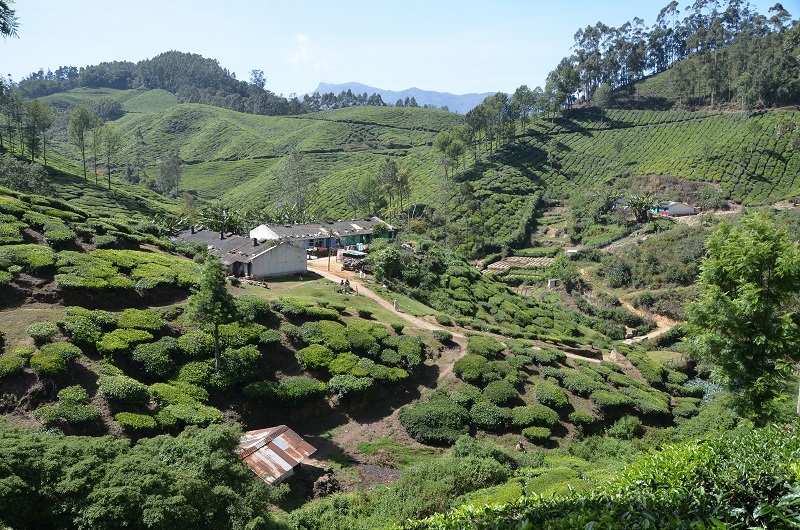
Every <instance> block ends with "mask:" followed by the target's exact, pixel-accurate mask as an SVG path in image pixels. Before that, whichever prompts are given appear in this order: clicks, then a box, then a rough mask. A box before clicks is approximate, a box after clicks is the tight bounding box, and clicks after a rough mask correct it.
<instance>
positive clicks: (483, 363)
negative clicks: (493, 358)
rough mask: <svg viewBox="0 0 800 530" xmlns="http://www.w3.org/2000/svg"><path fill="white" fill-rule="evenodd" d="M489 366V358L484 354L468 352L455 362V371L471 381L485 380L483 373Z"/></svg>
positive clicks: (462, 377) (465, 379)
mask: <svg viewBox="0 0 800 530" xmlns="http://www.w3.org/2000/svg"><path fill="white" fill-rule="evenodd" d="M488 366H489V360H488V359H487V358H486V357H483V356H482V355H476V354H474V353H468V354H466V355H464V356H463V357H461V358H460V359H458V360H457V361H456V362H455V364H453V372H455V373H456V375H458V376H459V377H460V378H461V379H463V380H464V381H467V382H469V383H474V382H479V381H482V380H483V373H484V371H485V370H486V369H487V368H488Z"/></svg>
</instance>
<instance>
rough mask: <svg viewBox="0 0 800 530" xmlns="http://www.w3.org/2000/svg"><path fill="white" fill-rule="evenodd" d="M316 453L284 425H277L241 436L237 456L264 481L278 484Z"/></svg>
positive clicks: (313, 448)
mask: <svg viewBox="0 0 800 530" xmlns="http://www.w3.org/2000/svg"><path fill="white" fill-rule="evenodd" d="M316 450H317V449H316V448H315V447H313V446H312V445H311V444H309V443H308V442H306V441H305V440H303V439H302V438H301V437H300V435H298V434H297V433H296V432H294V431H293V430H291V429H290V428H289V427H287V426H286V425H278V426H277V427H269V428H267V429H259V430H257V431H247V432H246V433H244V434H243V435H242V437H241V438H240V439H239V449H238V451H237V455H238V457H239V460H241V461H243V462H244V463H245V464H247V465H248V466H249V467H250V469H252V470H253V473H255V474H256V475H258V476H259V478H261V479H262V480H263V481H264V482H266V483H267V484H280V483H281V482H282V481H283V480H284V479H287V478H289V477H291V476H292V475H293V474H294V468H295V466H296V465H297V464H299V463H300V462H302V461H303V460H305V459H306V458H308V456H309V455H311V454H313V453H314V452H316Z"/></svg>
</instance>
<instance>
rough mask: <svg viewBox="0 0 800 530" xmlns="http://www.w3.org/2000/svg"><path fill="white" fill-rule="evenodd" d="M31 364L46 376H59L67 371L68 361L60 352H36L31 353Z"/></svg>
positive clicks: (35, 369) (37, 371)
mask: <svg viewBox="0 0 800 530" xmlns="http://www.w3.org/2000/svg"><path fill="white" fill-rule="evenodd" d="M30 365H31V368H33V370H34V371H35V372H36V373H38V374H39V375H42V376H44V377H57V376H59V375H61V374H63V373H64V372H66V371H67V361H66V360H65V359H64V357H62V356H61V355H59V354H58V352H51V353H42V352H36V353H34V354H33V355H31V358H30Z"/></svg>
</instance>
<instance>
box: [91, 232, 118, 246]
mask: <svg viewBox="0 0 800 530" xmlns="http://www.w3.org/2000/svg"><path fill="white" fill-rule="evenodd" d="M91 242H92V244H93V245H94V246H95V247H97V248H112V247H114V246H115V245H116V244H117V236H114V235H111V234H103V235H96V236H93V237H92V239H91Z"/></svg>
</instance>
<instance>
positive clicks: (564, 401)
mask: <svg viewBox="0 0 800 530" xmlns="http://www.w3.org/2000/svg"><path fill="white" fill-rule="evenodd" d="M534 393H535V394H536V400H537V401H538V402H539V403H541V404H542V405H547V406H548V407H551V408H554V409H560V408H563V407H566V406H567V405H568V404H569V399H568V398H567V395H566V394H565V393H564V391H563V390H561V387H559V386H558V385H556V384H554V383H551V382H550V381H546V380H545V381H539V382H538V383H536V387H535V390H534Z"/></svg>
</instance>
